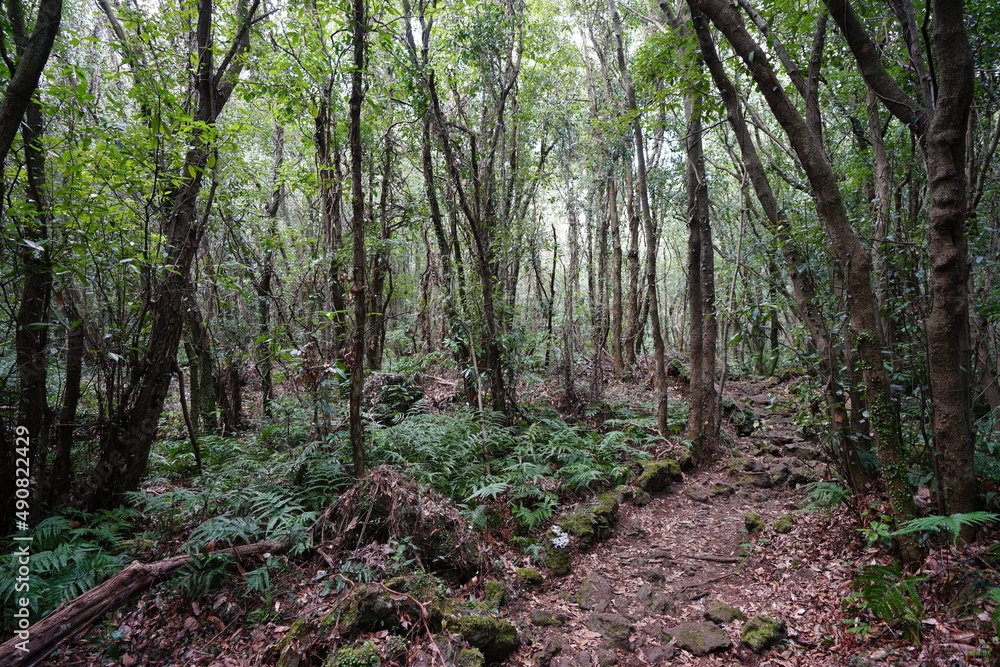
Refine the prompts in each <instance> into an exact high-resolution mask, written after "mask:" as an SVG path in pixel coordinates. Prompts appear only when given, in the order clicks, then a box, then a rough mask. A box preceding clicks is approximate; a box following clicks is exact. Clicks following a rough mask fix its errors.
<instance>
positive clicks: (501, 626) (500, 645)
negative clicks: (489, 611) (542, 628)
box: [450, 615, 521, 662]
mask: <svg viewBox="0 0 1000 667" xmlns="http://www.w3.org/2000/svg"><path fill="white" fill-rule="evenodd" d="M450 623H452V624H454V625H456V626H457V628H456V629H457V630H458V632H459V634H461V635H462V639H464V640H465V641H467V642H469V643H470V644H471V645H472V646H474V647H475V648H478V649H479V650H480V651H482V653H483V655H484V656H485V657H486V661H487V662H501V661H503V660H505V659H506V658H507V656H509V655H510V654H511V653H513V652H514V649H516V648H517V646H518V644H520V643H521V637H520V635H518V632H517V628H515V627H514V626H513V625H511V624H510V623H508V622H507V621H501V620H499V619H496V618H491V617H489V616H475V615H470V616H461V617H459V618H457V619H454V620H453V621H451V622H450Z"/></svg>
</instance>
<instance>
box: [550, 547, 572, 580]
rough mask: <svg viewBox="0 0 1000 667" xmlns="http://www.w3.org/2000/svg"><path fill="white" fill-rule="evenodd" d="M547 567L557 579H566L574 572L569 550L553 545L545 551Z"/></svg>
mask: <svg viewBox="0 0 1000 667" xmlns="http://www.w3.org/2000/svg"><path fill="white" fill-rule="evenodd" d="M545 567H547V568H549V572H551V573H552V575H553V576H555V577H565V576H566V575H567V574H569V573H570V572H572V571H573V561H572V560H571V559H570V557H569V549H566V548H560V547H554V546H552V545H551V544H550V545H549V546H548V547H547V548H546V549H545Z"/></svg>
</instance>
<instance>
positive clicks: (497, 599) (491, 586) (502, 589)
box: [483, 581, 507, 609]
mask: <svg viewBox="0 0 1000 667" xmlns="http://www.w3.org/2000/svg"><path fill="white" fill-rule="evenodd" d="M506 601H507V586H506V585H504V583H503V582H502V581H487V582H486V586H484V587H483V602H485V603H487V604H488V605H490V606H491V607H493V608H494V609H499V608H500V606H501V605H502V604H503V603H504V602H506Z"/></svg>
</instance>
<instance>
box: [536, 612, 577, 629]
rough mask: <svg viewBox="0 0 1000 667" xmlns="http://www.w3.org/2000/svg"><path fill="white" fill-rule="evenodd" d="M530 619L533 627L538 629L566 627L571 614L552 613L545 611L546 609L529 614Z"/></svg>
mask: <svg viewBox="0 0 1000 667" xmlns="http://www.w3.org/2000/svg"><path fill="white" fill-rule="evenodd" d="M528 618H529V619H530V620H531V623H532V625H537V626H538V627H545V626H549V625H566V621H568V620H569V614H565V613H563V612H561V611H556V612H552V611H545V610H544V609H532V610H531V612H529V614H528Z"/></svg>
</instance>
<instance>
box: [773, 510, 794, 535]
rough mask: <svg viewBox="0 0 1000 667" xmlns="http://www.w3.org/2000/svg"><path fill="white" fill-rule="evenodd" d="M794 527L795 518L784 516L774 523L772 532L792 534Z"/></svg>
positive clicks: (789, 515) (788, 515)
mask: <svg viewBox="0 0 1000 667" xmlns="http://www.w3.org/2000/svg"><path fill="white" fill-rule="evenodd" d="M794 526H795V517H794V516H792V515H791V514H786V515H785V516H783V517H781V518H780V519H778V520H777V521H775V522H774V532H776V533H781V534H782V535H784V534H787V533H790V532H792V528H793V527H794Z"/></svg>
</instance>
